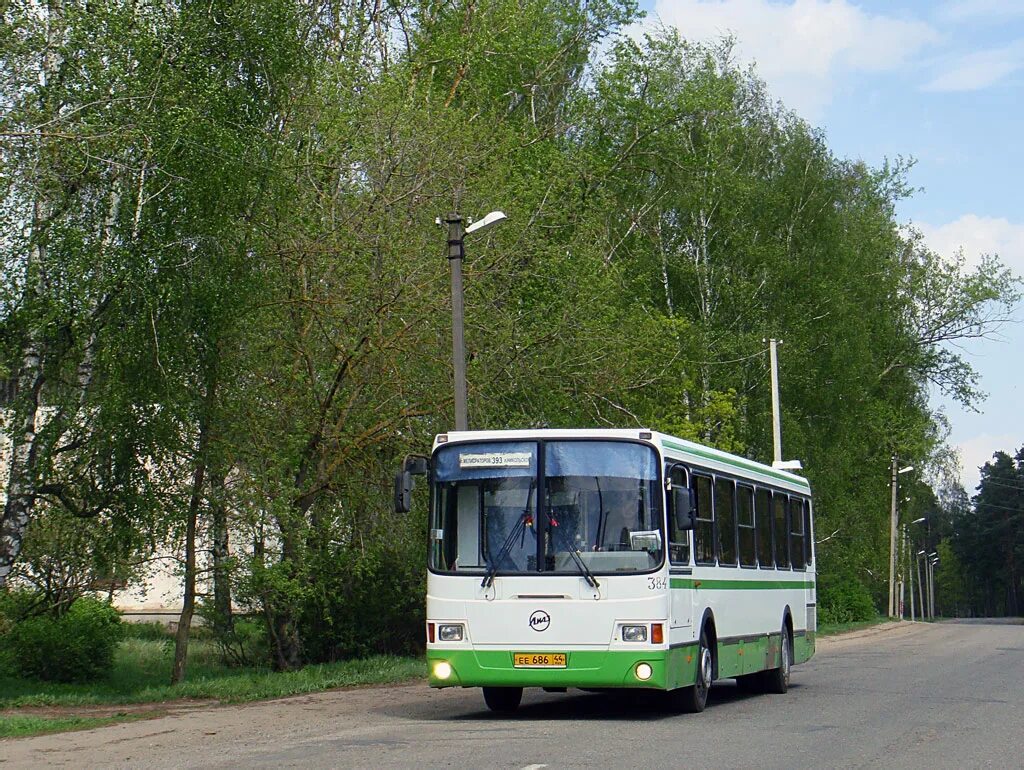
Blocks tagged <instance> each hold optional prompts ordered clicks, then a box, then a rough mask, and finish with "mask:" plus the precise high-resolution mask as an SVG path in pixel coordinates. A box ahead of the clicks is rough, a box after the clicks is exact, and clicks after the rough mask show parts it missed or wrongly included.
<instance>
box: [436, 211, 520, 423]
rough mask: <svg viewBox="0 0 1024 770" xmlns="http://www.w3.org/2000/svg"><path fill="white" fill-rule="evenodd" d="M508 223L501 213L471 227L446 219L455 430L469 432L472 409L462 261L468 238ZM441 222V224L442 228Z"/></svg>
mask: <svg viewBox="0 0 1024 770" xmlns="http://www.w3.org/2000/svg"><path fill="white" fill-rule="evenodd" d="M503 219H505V214H504V213H503V212H501V211H492V212H491V213H490V214H488V215H487V216H485V217H484V218H483V219H481V220H480V221H478V222H472V220H470V221H471V222H472V224H470V225H469V226H468V227H466V226H465V225H464V222H465V221H466V220H465V219H464V218H463V217H462V215H461V214H458V213H455V212H453V213H451V214H448V215H446V216H445V218H444V223H445V224H447V225H448V263H449V264H450V265H451V271H452V362H453V364H454V370H455V373H454V378H455V430H469V409H468V407H467V405H466V401H467V399H466V338H465V333H464V320H463V319H464V313H463V302H462V260H463V259H464V258H465V248H464V242H465V239H466V236H467V235H470V234H472V233H478V232H483V231H484V230H486V229H487V228H489V227H491V226H492V225H496V224H497V223H498V222H501V221H502V220H503ZM440 223H441V220H440V219H439V220H438V224H440Z"/></svg>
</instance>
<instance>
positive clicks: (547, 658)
mask: <svg viewBox="0 0 1024 770" xmlns="http://www.w3.org/2000/svg"><path fill="white" fill-rule="evenodd" d="M512 665H513V666H514V667H515V668H565V653H564V652H514V653H512Z"/></svg>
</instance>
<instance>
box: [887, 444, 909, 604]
mask: <svg viewBox="0 0 1024 770" xmlns="http://www.w3.org/2000/svg"><path fill="white" fill-rule="evenodd" d="M912 470H914V466H913V465H908V466H907V467H906V468H900V464H899V460H898V458H897V457H896V455H893V456H892V510H891V511H890V514H889V617H890V618H895V617H896V520H897V518H898V516H897V512H896V508H897V497H896V496H897V494H899V486H900V474H902V473H910V471H912Z"/></svg>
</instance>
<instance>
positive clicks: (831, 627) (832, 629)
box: [818, 615, 889, 636]
mask: <svg viewBox="0 0 1024 770" xmlns="http://www.w3.org/2000/svg"><path fill="white" fill-rule="evenodd" d="M888 621H889V618H887V617H885V616H884V615H879V616H878V617H877V618H872V619H871V620H855V621H853V622H852V623H822V624H821V625H820V626H818V636H835V635H836V634H845V633H846V632H848V631H857V630H859V629H861V628H870V627H871V626H878V625H881V624H882V623H887V622H888Z"/></svg>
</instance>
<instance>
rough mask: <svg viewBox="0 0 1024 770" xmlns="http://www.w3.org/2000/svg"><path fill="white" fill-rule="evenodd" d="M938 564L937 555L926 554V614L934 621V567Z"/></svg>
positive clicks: (933, 553)
mask: <svg viewBox="0 0 1024 770" xmlns="http://www.w3.org/2000/svg"><path fill="white" fill-rule="evenodd" d="M938 563H939V555H938V554H937V553H936V552H935V551H932V552H931V553H930V554H928V612H929V613H930V614H931V618H932V620H935V565H936V564H938Z"/></svg>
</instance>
